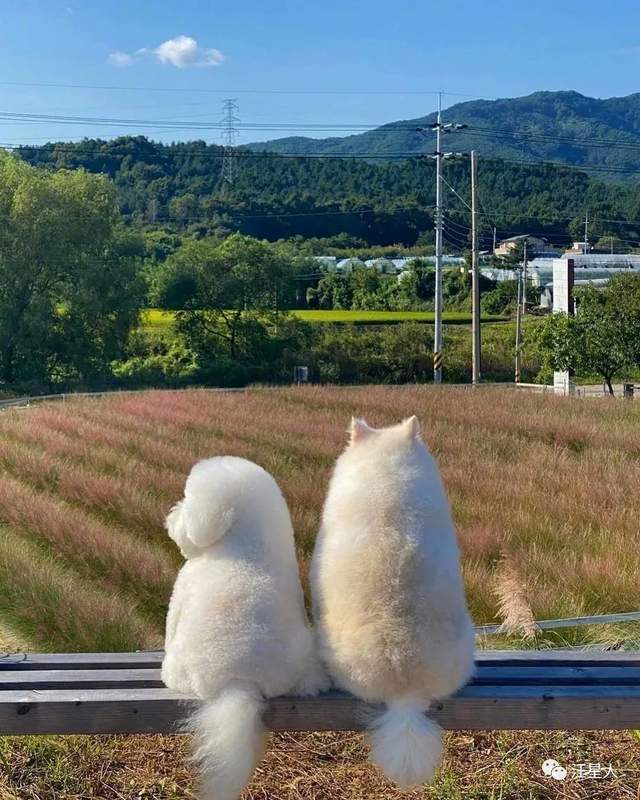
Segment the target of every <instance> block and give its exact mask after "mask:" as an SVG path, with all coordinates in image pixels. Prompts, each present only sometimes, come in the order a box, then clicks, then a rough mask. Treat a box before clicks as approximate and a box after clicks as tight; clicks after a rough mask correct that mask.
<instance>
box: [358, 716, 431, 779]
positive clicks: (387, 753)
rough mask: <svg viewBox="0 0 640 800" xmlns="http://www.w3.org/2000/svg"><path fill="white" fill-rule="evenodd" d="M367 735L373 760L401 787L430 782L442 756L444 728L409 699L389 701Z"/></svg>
mask: <svg viewBox="0 0 640 800" xmlns="http://www.w3.org/2000/svg"><path fill="white" fill-rule="evenodd" d="M368 738H369V743H370V745H371V760H372V761H373V763H374V764H376V765H377V766H378V767H379V768H380V769H381V770H382V771H383V772H384V774H385V775H386V776H387V778H389V780H392V781H393V782H394V783H395V784H397V785H398V786H399V787H400V788H402V789H406V788H408V787H409V786H416V785H418V784H421V783H427V782H428V781H430V780H431V779H432V778H433V774H434V772H435V771H436V769H437V767H438V765H439V763H440V759H441V757H442V730H441V729H440V727H439V726H438V725H437V724H436V723H435V722H434V721H433V720H431V719H429V717H427V716H426V715H425V714H424V713H423V711H422V707H418V706H415V705H411V704H409V703H408V702H406V701H404V702H396V703H390V704H389V707H388V708H387V710H386V711H385V712H384V713H383V714H381V715H380V716H379V717H378V718H377V719H376V720H375V722H374V723H373V725H372V726H371V727H370V728H369V731H368Z"/></svg>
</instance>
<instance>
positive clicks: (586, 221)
mask: <svg viewBox="0 0 640 800" xmlns="http://www.w3.org/2000/svg"><path fill="white" fill-rule="evenodd" d="M588 252H589V209H587V210H586V211H585V214H584V247H583V253H584V254H585V256H586V255H587V253H588Z"/></svg>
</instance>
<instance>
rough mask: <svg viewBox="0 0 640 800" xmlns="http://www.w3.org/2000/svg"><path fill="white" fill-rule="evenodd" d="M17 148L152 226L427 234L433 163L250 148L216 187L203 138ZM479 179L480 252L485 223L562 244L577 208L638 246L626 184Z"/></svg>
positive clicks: (458, 178)
mask: <svg viewBox="0 0 640 800" xmlns="http://www.w3.org/2000/svg"><path fill="white" fill-rule="evenodd" d="M463 144H464V143H462V144H461V146H462V145H463ZM423 146H424V142H423ZM452 146H454V145H453V144H452ZM455 146H457V145H455ZM427 148H428V149H429V148H430V149H432V147H431V143H428V145H427ZM601 149H602V148H601ZM481 152H482V151H481ZM18 153H19V155H20V156H21V158H23V159H25V160H27V161H28V162H29V163H31V164H34V165H38V166H44V167H48V168H51V169H56V170H59V169H65V168H70V169H77V168H84V169H86V170H88V171H90V172H97V173H104V174H106V175H108V176H109V177H110V178H112V179H113V181H114V182H115V184H116V187H117V191H118V200H119V204H120V208H121V211H122V212H123V214H124V215H125V217H126V218H128V219H129V220H130V221H132V222H134V223H136V224H141V225H146V226H150V227H164V228H167V227H168V228H169V230H174V231H175V230H178V231H180V230H184V229H189V230H191V231H192V232H193V233H194V234H196V235H202V234H203V233H207V232H208V233H212V234H215V235H223V234H224V233H228V232H230V231H234V230H240V231H241V232H243V233H247V234H250V235H252V236H258V237H264V238H267V239H270V240H275V239H279V238H288V237H292V236H303V237H321V238H322V237H331V236H337V235H339V234H343V233H346V234H348V236H349V237H351V238H354V237H355V239H356V240H358V241H359V243H360V245H361V246H367V245H390V244H396V245H397V244H404V245H413V244H415V243H416V241H417V240H418V237H420V236H421V235H422V238H421V241H425V242H430V241H431V237H432V231H433V219H432V214H433V205H434V203H435V172H434V170H435V166H434V163H433V160H432V159H430V158H426V159H425V158H412V159H409V160H402V161H388V162H387V161H383V160H376V161H373V162H372V161H368V160H366V159H363V158H307V157H299V158H289V157H281V156H278V155H274V154H265V155H260V154H255V153H253V154H252V153H249V152H248V151H247V152H245V153H244V155H243V153H240V154H239V155H238V158H237V164H236V178H235V181H234V184H233V186H228V185H223V184H221V181H220V173H221V165H222V154H223V148H221V147H219V146H217V145H207V144H206V143H205V142H202V141H195V142H187V143H177V144H170V145H165V144H160V143H157V142H151V141H149V140H147V139H145V138H144V137H121V138H118V139H114V140H111V141H102V140H85V141H83V142H78V143H69V142H59V143H52V144H47V145H44V146H41V147H23V148H20V149H19V150H18ZM518 160H520V161H521V160H522V159H521V158H519V159H518ZM444 175H445V178H446V180H447V181H448V183H449V184H451V185H452V186H454V187H456V188H457V191H458V193H459V194H461V195H462V196H463V197H468V187H469V182H470V178H469V165H468V159H461V160H459V161H452V162H446V163H445V171H444ZM478 180H479V194H480V198H481V202H482V209H481V215H480V219H481V223H482V231H481V232H482V236H483V238H482V241H481V246H482V247H490V245H491V239H492V235H493V234H492V227H493V226H494V225H495V226H496V227H497V231H498V237H502V236H508V235H511V234H513V233H520V232H536V233H539V234H546V235H548V236H550V237H551V238H552V240H553V241H554V242H555V243H556V244H567V243H568V242H569V241H570V240H571V239H572V238H574V237H576V236H577V235H579V233H580V232H581V230H582V228H581V226H582V225H583V221H584V213H585V208H588V209H589V215H590V219H591V226H590V233H591V235H592V237H594V238H595V239H597V238H598V237H599V236H603V235H612V236H615V237H619V238H620V239H628V240H634V241H638V240H640V203H639V200H638V196H637V193H636V192H635V191H634V190H632V189H631V188H630V187H625V186H621V185H616V184H606V183H603V182H602V181H600V180H597V179H596V178H593V177H592V178H589V177H588V175H587V174H586V173H583V172H580V171H578V170H576V169H570V168H562V167H556V166H545V165H534V164H531V165H523V164H513V163H508V162H506V161H500V160H495V159H488V158H481V159H480V166H479V173H478ZM447 206H448V209H447V218H448V226H447V231H446V233H447V248H448V249H449V250H454V251H455V250H460V249H465V248H466V247H468V237H467V231H468V227H469V225H470V222H469V213H468V209H467V208H466V207H465V206H464V204H463V203H462V202H461V201H460V200H459V199H458V198H456V197H455V196H454V195H452V194H448V196H447ZM609 220H622V221H623V222H622V223H620V222H616V223H612V222H609ZM159 244H160V242H159Z"/></svg>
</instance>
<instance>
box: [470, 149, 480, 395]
mask: <svg viewBox="0 0 640 800" xmlns="http://www.w3.org/2000/svg"><path fill="white" fill-rule="evenodd" d="M477 187H478V157H477V154H476V151H475V150H472V151H471V299H472V325H471V331H472V337H473V356H472V382H473V385H474V386H477V385H478V384H479V383H480V373H481V346H482V345H481V338H480V275H479V271H478V205H477V197H476V195H477Z"/></svg>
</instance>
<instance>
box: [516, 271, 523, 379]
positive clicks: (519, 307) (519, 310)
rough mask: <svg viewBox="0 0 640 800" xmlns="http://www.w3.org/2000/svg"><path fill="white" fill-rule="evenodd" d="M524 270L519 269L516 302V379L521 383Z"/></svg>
mask: <svg viewBox="0 0 640 800" xmlns="http://www.w3.org/2000/svg"><path fill="white" fill-rule="evenodd" d="M521 300H522V271H520V270H519V271H518V302H517V303H516V356H515V381H516V383H520V338H521V330H520V328H521V325H522V302H521Z"/></svg>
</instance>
